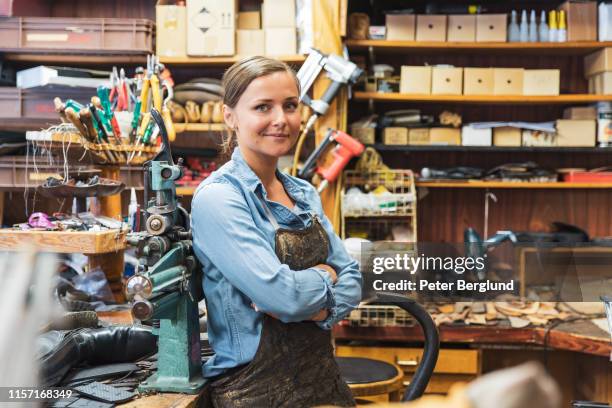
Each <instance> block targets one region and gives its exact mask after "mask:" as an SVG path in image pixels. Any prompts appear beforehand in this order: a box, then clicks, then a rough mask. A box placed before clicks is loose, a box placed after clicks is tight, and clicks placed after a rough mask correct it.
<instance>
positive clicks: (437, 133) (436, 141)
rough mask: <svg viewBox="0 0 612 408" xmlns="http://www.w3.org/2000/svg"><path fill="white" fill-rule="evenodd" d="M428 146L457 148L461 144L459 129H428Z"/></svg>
mask: <svg viewBox="0 0 612 408" xmlns="http://www.w3.org/2000/svg"><path fill="white" fill-rule="evenodd" d="M429 144H431V145H444V146H447V145H448V146H459V145H460V144H461V129H455V128H431V129H429Z"/></svg>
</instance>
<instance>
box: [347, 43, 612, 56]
mask: <svg viewBox="0 0 612 408" xmlns="http://www.w3.org/2000/svg"><path fill="white" fill-rule="evenodd" d="M346 45H347V47H348V49H349V50H350V51H364V50H368V49H370V47H371V48H372V50H373V51H374V52H376V53H395V52H402V51H404V52H405V51H408V50H415V51H418V52H419V53H427V52H433V53H438V52H450V53H458V52H465V51H469V52H470V54H474V53H490V52H492V51H494V52H495V54H498V55H504V54H522V55H525V54H539V55H585V54H589V53H591V52H594V51H597V50H599V49H602V48H605V47H612V42H610V41H606V42H599V41H583V42H578V41H573V42H562V43H529V42H527V43H516V42H512V43H511V42H476V43H473V42H432V41H426V42H422V41H391V40H347V41H346Z"/></svg>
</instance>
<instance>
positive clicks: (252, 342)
mask: <svg viewBox="0 0 612 408" xmlns="http://www.w3.org/2000/svg"><path fill="white" fill-rule="evenodd" d="M277 177H278V178H279V179H280V181H281V182H282V183H283V185H284V187H285V190H286V191H287V193H288V194H289V196H290V197H291V198H292V199H293V201H294V202H295V207H294V208H293V209H289V208H287V207H285V206H284V205H282V204H280V203H277V202H273V201H269V200H268V199H267V193H266V191H265V189H264V187H263V184H262V183H261V181H260V180H259V178H258V177H257V175H256V174H255V173H254V172H253V171H252V170H251V168H250V167H249V166H248V164H247V163H246V162H245V160H244V158H243V157H242V155H241V153H240V150H239V149H238V148H236V150H235V151H234V153H233V155H232V159H231V160H230V161H229V162H227V163H226V164H225V165H223V166H222V167H221V168H220V169H218V170H217V171H215V172H213V173H212V174H211V175H210V176H209V177H208V178H207V179H206V180H204V181H203V182H202V183H201V184H200V185H199V186H198V188H197V189H196V192H195V194H194V198H193V201H192V210H191V211H192V219H191V226H192V231H193V246H194V251H195V254H196V256H197V257H198V259H199V260H200V262H201V263H202V265H203V272H204V278H203V285H204V295H205V297H206V305H207V311H208V337H209V341H210V343H211V346H212V348H213V350H214V351H215V355H214V357H212V358H211V359H209V360H208V361H207V362H206V364H204V367H203V371H204V376H205V377H213V376H217V375H219V374H222V373H223V372H224V371H225V370H227V369H229V368H232V367H236V366H240V365H243V364H246V363H248V362H250V361H251V360H252V359H253V357H254V356H255V352H256V351H257V347H258V345H259V339H260V335H261V330H262V323H263V317H264V313H269V314H272V315H275V316H276V317H277V318H279V319H280V320H281V321H283V322H300V321H303V320H306V319H308V318H309V317H311V316H313V315H314V314H316V313H317V312H319V311H320V310H321V309H324V308H326V309H328V310H329V315H328V317H327V319H326V320H324V321H321V322H317V324H318V325H319V326H320V327H321V328H322V329H326V330H329V329H331V327H332V325H333V324H335V323H336V322H338V321H339V320H341V319H343V318H344V317H345V316H346V315H347V314H348V313H349V312H350V311H351V310H352V309H354V308H355V307H357V305H358V303H359V301H360V299H361V273H360V272H359V267H358V264H357V262H356V261H354V260H353V259H352V258H351V257H350V256H349V255H348V253H347V252H346V250H345V249H344V246H343V243H342V240H341V239H340V238H339V237H338V235H336V233H335V232H334V230H333V226H332V225H331V223H330V222H329V220H328V219H327V217H326V216H325V214H324V213H323V209H322V206H321V200H320V198H319V195H318V193H317V192H316V190H315V189H314V188H313V186H312V185H310V184H309V183H308V182H306V181H303V180H300V179H298V178H295V177H291V176H289V175H286V174H283V173H281V172H279V171H277ZM262 199H264V200H266V203H267V205H268V207H269V208H270V210H271V211H272V214H273V215H274V217H275V218H276V220H277V222H278V224H279V225H280V227H284V228H291V229H302V228H305V227H307V226H309V225H310V222H312V221H311V219H312V217H311V214H313V213H314V214H316V215H318V216H319V218H320V220H321V224H322V226H323V228H324V229H325V231H326V232H327V234H328V236H329V240H330V247H329V255H328V258H327V262H326V264H328V265H330V266H331V267H333V268H334V269H335V271H336V273H337V276H338V279H337V281H336V283H335V284H333V283H332V281H331V278H330V276H329V274H328V273H327V272H325V271H324V270H322V269H318V268H309V269H305V270H291V269H289V266H288V265H286V264H281V263H280V261H279V259H278V257H277V256H276V253H275V252H274V237H275V232H276V231H275V229H274V227H273V225H272V223H271V222H270V220H269V219H268V217H267V215H266V211H265V210H264V207H263V203H262ZM253 304H254V305H256V306H257V309H258V310H255V309H254V308H253V306H252V305H253Z"/></svg>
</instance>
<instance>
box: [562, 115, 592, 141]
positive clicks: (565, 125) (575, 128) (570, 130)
mask: <svg viewBox="0 0 612 408" xmlns="http://www.w3.org/2000/svg"><path fill="white" fill-rule="evenodd" d="M556 126H557V146H564V147H595V139H596V137H597V121H595V120H574V119H558V120H557V123H556Z"/></svg>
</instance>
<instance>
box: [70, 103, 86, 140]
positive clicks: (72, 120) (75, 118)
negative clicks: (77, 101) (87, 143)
mask: <svg viewBox="0 0 612 408" xmlns="http://www.w3.org/2000/svg"><path fill="white" fill-rule="evenodd" d="M64 112H65V113H66V118H67V119H68V120H69V121H70V123H72V124H73V125H74V126H75V127H76V128H77V130H78V131H79V133H80V134H81V136H83V137H84V138H85V139H87V138H88V137H89V134H88V133H87V129H85V126H83V123H82V122H81V119H80V118H79V115H78V114H77V113H76V112H75V111H74V109H72V108H66V110H65V111H64Z"/></svg>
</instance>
